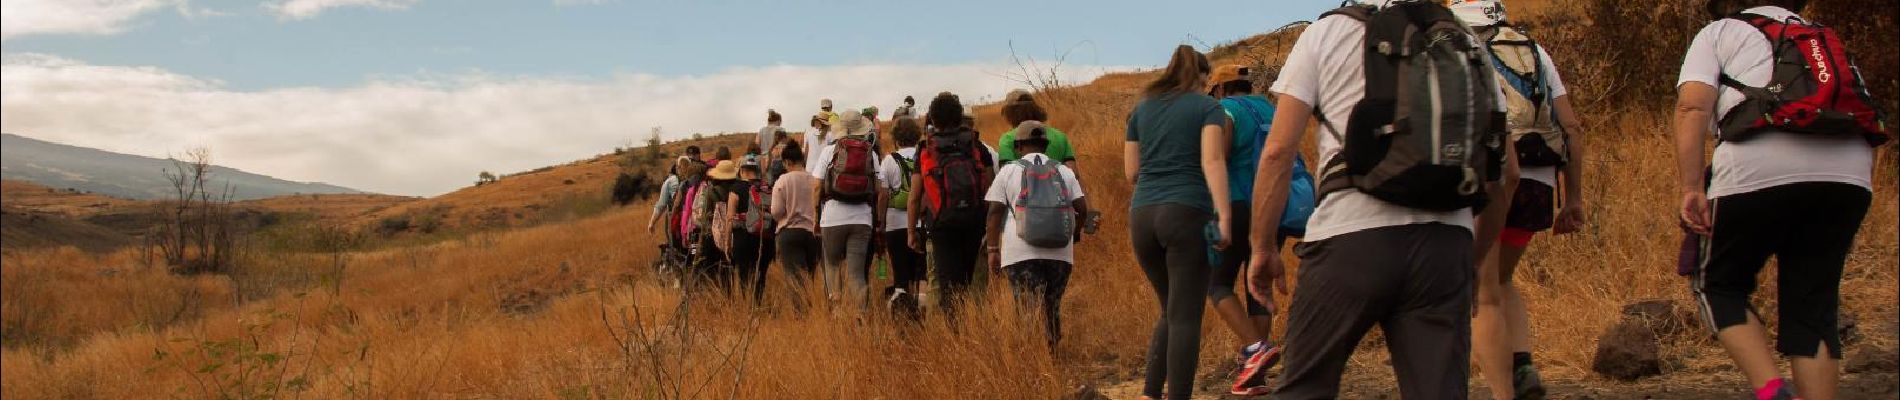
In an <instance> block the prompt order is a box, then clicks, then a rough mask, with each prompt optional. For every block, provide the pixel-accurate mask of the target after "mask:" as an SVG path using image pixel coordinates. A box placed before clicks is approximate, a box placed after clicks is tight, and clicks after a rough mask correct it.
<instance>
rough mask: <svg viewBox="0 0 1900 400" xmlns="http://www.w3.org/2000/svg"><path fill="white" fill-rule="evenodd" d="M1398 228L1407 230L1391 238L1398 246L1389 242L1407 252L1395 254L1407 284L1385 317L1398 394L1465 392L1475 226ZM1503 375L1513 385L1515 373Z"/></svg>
mask: <svg viewBox="0 0 1900 400" xmlns="http://www.w3.org/2000/svg"><path fill="white" fill-rule="evenodd" d="M1399 232H1402V233H1403V235H1399V236H1395V239H1396V240H1394V241H1393V242H1392V244H1393V245H1396V246H1392V247H1387V248H1389V249H1393V250H1396V251H1394V252H1393V253H1394V254H1397V255H1399V256H1401V257H1403V258H1399V259H1395V260H1394V261H1396V262H1399V263H1403V265H1404V270H1403V271H1404V272H1403V276H1402V277H1400V279H1401V280H1400V282H1401V285H1402V287H1401V288H1400V289H1399V293H1398V297H1397V298H1396V299H1394V300H1395V301H1394V303H1396V304H1395V305H1394V307H1396V308H1394V309H1393V312H1392V313H1391V314H1389V315H1387V316H1386V317H1385V319H1384V320H1383V321H1381V322H1380V327H1381V328H1382V329H1384V330H1385V340H1386V343H1387V347H1388V349H1389V351H1391V353H1392V370H1393V372H1394V373H1395V374H1396V375H1398V381H1399V397H1401V398H1407V399H1454V398H1464V397H1465V396H1467V395H1468V393H1469V391H1470V380H1469V376H1468V375H1469V372H1470V370H1471V367H1470V366H1471V346H1472V344H1471V343H1472V337H1471V298H1472V290H1473V288H1472V286H1473V285H1472V281H1473V280H1475V278H1476V276H1477V274H1476V272H1475V271H1472V268H1471V266H1472V257H1471V240H1472V237H1471V232H1470V230H1467V229H1465V228H1461V227H1456V226H1450V225H1440V224H1420V225H1408V226H1405V227H1403V228H1401V230H1400V231H1398V232H1395V233H1399ZM1506 362H1507V363H1508V362H1509V360H1508V358H1507V360H1506ZM1500 375H1503V376H1504V377H1505V379H1504V382H1505V384H1506V385H1507V386H1508V385H1509V383H1510V378H1509V377H1510V374H1509V373H1503V374H1500ZM1487 380H1489V379H1487ZM1504 396H1505V397H1502V398H1511V397H1512V394H1511V393H1510V392H1505V394H1504Z"/></svg>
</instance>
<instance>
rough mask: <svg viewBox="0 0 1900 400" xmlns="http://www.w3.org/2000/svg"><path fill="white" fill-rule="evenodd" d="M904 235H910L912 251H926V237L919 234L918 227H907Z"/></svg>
mask: <svg viewBox="0 0 1900 400" xmlns="http://www.w3.org/2000/svg"><path fill="white" fill-rule="evenodd" d="M904 236H909V237H910V241H909V242H910V250H911V251H914V252H918V253H922V252H924V238H923V237H922V236H917V228H910V229H905V230H904Z"/></svg>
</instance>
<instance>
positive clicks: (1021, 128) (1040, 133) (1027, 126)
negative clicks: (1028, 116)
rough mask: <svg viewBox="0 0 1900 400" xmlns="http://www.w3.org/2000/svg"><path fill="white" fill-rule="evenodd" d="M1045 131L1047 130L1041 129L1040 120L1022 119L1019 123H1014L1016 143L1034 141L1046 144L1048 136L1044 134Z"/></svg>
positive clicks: (1047, 143)
mask: <svg viewBox="0 0 1900 400" xmlns="http://www.w3.org/2000/svg"><path fill="white" fill-rule="evenodd" d="M1047 133H1048V130H1045V129H1043V124H1042V121H1035V120H1030V121H1023V123H1021V124H1016V143H1018V144H1021V143H1035V144H1039V145H1042V146H1048V145H1049V137H1048V136H1045V135H1046V134H1047Z"/></svg>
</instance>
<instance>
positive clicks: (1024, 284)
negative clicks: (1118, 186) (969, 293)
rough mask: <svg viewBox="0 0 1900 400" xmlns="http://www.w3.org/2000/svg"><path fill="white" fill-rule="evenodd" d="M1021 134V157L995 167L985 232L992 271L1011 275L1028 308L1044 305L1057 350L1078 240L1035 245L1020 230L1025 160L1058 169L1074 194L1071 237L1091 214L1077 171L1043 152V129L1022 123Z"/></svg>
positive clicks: (1059, 176)
mask: <svg viewBox="0 0 1900 400" xmlns="http://www.w3.org/2000/svg"><path fill="white" fill-rule="evenodd" d="M1031 122H1034V121H1031ZM1038 125H1040V124H1039V123H1038ZM1025 131H1027V133H1025ZM1017 134H1018V135H1019V136H1018V137H1017V138H1016V142H1015V144H1014V145H1015V147H1016V148H1015V150H1016V154H1021V155H1022V158H1021V159H1020V160H1017V161H1015V162H1011V163H1008V164H1003V167H1002V169H1000V170H997V172H996V180H994V181H992V182H991V183H990V189H989V192H988V193H987V194H985V195H984V196H983V199H984V200H985V201H987V202H989V203H990V212H989V224H988V225H987V226H988V228H987V229H986V235H985V236H984V237H985V242H986V243H989V247H988V252H989V264H990V272H992V274H991V276H1008V277H1009V285H1010V288H1011V289H1012V290H1011V292H1012V293H1015V295H1016V301H1017V302H1018V303H1020V304H1022V305H1023V306H1025V307H1033V308H1038V309H1041V310H1042V318H1043V327H1044V329H1045V330H1046V331H1047V332H1048V335H1049V336H1048V339H1049V349H1050V351H1054V350H1055V345H1056V342H1057V341H1060V340H1061V339H1062V317H1061V312H1062V294H1063V292H1064V291H1066V290H1067V289H1068V286H1069V272H1070V271H1071V270H1073V269H1074V267H1075V242H1074V241H1073V240H1070V241H1068V242H1066V243H1064V244H1063V246H1062V247H1037V246H1035V245H1031V244H1030V243H1029V242H1028V241H1025V240H1023V238H1022V237H1021V236H1020V235H1019V234H1018V231H1020V230H1022V229H1023V227H1022V226H1020V224H1022V223H1024V221H1022V220H1019V218H1021V217H1022V216H1021V215H1017V214H1016V206H1017V204H1016V201H1017V196H1018V194H1021V193H1023V173H1024V171H1025V168H1026V167H1025V165H1046V166H1050V167H1054V168H1055V169H1056V170H1057V171H1058V172H1059V173H1058V174H1057V176H1052V178H1055V179H1060V180H1061V183H1060V184H1061V186H1062V187H1063V188H1065V189H1067V192H1068V194H1069V198H1070V199H1072V200H1071V202H1070V206H1071V207H1072V208H1073V209H1074V211H1075V212H1076V214H1075V217H1074V218H1075V222H1076V223H1075V224H1074V229H1073V230H1072V231H1073V232H1072V233H1070V236H1072V237H1074V238H1076V239H1080V238H1081V233H1082V231H1081V223H1080V222H1081V221H1082V218H1083V217H1082V216H1084V215H1088V210H1089V208H1088V203H1087V202H1085V201H1083V199H1082V185H1081V184H1080V183H1079V182H1080V181H1078V180H1076V179H1075V170H1071V169H1069V167H1068V166H1065V165H1062V162H1061V161H1057V160H1054V159H1050V158H1049V156H1048V155H1045V154H1043V153H1042V152H1043V150H1044V149H1045V148H1047V147H1048V146H1049V139H1048V138H1047V137H1045V136H1043V130H1042V129H1041V128H1035V127H1030V126H1029V123H1024V129H1022V130H1019V131H1018V132H1017ZM1037 222H1039V223H1050V222H1045V221H1037Z"/></svg>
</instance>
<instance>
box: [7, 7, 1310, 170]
mask: <svg viewBox="0 0 1900 400" xmlns="http://www.w3.org/2000/svg"><path fill="white" fill-rule="evenodd" d="M1179 4H1189V3H1172V2H1157V1H1124V0H1104V1H1086V0H1057V1H1021V0H1018V1H989V0H963V1H948V2H944V1H938V2H916V1H882V2H872V1H854V0H846V1H721V0H705V1H637V0H482V1H477V0H265V1H255V0H253V1H235V0H222V1H210V0H7V1H6V2H4V3H0V130H4V131H6V132H9V133H15V134H20V135H24V136H28V137H33V138H37V139H43V140H50V141H55V142H60V143H66V144H72V145H78V146H86V147H94V148H99V149H104V150H108V151H115V152H121V153H129V154H137V155H144V156H153V157H164V156H166V155H169V154H178V153H182V152H183V151H185V150H187V149H190V148H195V147H207V148H209V149H210V150H211V152H212V154H213V157H214V161H215V162H217V163H219V164H222V165H226V166H230V167H235V168H239V169H244V170H247V171H251V172H257V173H263V174H267V175H271V176H275V177H278V178H283V179H289V180H297V181H321V182H326V183H332V184H338V185H343V186H347V187H352V188H356V189H361V190H367V191H371V192H378V193H387V194H399V195H420V196H431V195H437V194H441V193H445V192H448V191H452V190H454V189H457V188H460V187H463V186H467V185H468V184H470V183H472V182H473V180H474V177H475V175H476V174H477V173H479V172H481V171H491V172H496V173H507V172H516V171H522V170H528V169H533V168H536V167H540V166H546V165H553V164H558V163H564V162H567V161H573V160H577V159H581V158H586V157H590V156H592V155H595V154H600V153H603V152H608V151H611V150H612V149H613V148H614V147H616V146H628V145H631V144H638V143H640V141H641V139H644V138H645V137H646V136H647V135H648V134H649V132H650V131H651V129H653V128H654V127H659V128H660V130H661V132H662V133H663V135H664V136H665V137H666V138H667V139H669V140H671V139H678V138H684V137H687V136H690V135H692V134H693V133H696V132H706V133H712V132H733V131H749V130H756V129H757V128H758V127H759V126H760V125H762V124H763V120H764V115H765V110H767V109H777V110H779V111H781V112H783V113H785V114H786V115H788V116H790V117H789V118H788V120H794V121H796V120H799V119H800V118H802V117H799V116H801V115H806V114H809V113H810V112H814V111H816V106H817V104H816V103H817V100H818V99H819V98H831V99H834V100H835V101H836V102H837V103H838V104H839V106H841V107H853V108H855V107H862V106H878V107H879V108H882V109H884V110H887V111H888V110H889V109H890V108H891V107H893V106H895V105H896V104H897V103H898V102H899V100H901V99H902V98H903V96H905V95H913V96H917V97H919V98H920V99H927V98H928V96H930V95H932V94H934V93H936V92H939V91H945V90H948V91H952V92H956V93H959V94H961V95H962V96H963V97H964V98H965V99H975V100H983V99H994V98H995V97H1000V95H1001V94H1002V93H1004V92H1007V91H1009V90H1010V89H1015V88H1019V87H1021V86H1023V84H1022V83H1021V79H1020V75H1021V72H1020V70H1019V69H1018V68H1016V64H1015V62H1013V61H1012V54H1014V56H1015V58H1016V59H1023V60H1030V59H1033V60H1034V63H1033V65H1034V66H1037V67H1040V69H1036V70H1035V71H1036V72H1037V73H1040V74H1055V75H1058V76H1060V77H1061V78H1062V79H1063V80H1064V81H1067V82H1078V83H1079V82H1086V81H1087V80H1089V79H1092V78H1093V77H1095V76H1097V75H1100V74H1102V73H1104V72H1108V71H1117V70H1127V69H1136V68H1155V67H1159V66H1161V64H1165V63H1166V62H1167V56H1168V53H1169V52H1170V51H1171V50H1172V48H1173V47H1174V46H1176V45H1179V44H1191V45H1196V46H1200V47H1202V48H1203V49H1205V48H1207V47H1208V46H1212V45H1215V44H1219V43H1222V42H1226V41H1231V40H1235V39H1239V38H1244V37H1247V36H1250V35H1253V34H1257V33H1261V32H1266V31H1269V30H1272V29H1274V28H1276V27H1279V26H1282V25H1285V24H1286V23H1288V22H1293V21H1298V20H1304V19H1311V18H1312V17H1314V16H1317V15H1318V14H1319V13H1320V12H1322V11H1324V10H1326V9H1328V8H1331V7H1334V6H1336V5H1337V4H1338V2H1337V1H1328V0H1318V1H1314V0H1298V1H1295V0H1251V1H1231V0H1209V1H1202V2H1197V3H1192V5H1193V6H1192V7H1182V6H1180V5H1179ZM1065 54H1066V58H1063V56H1064V55H1065ZM1058 58H1062V59H1063V62H1062V63H1061V67H1060V68H1051V67H1052V66H1054V65H1056V63H1055V62H1054V61H1055V60H1056V59H1058ZM923 101H927V100H923Z"/></svg>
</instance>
